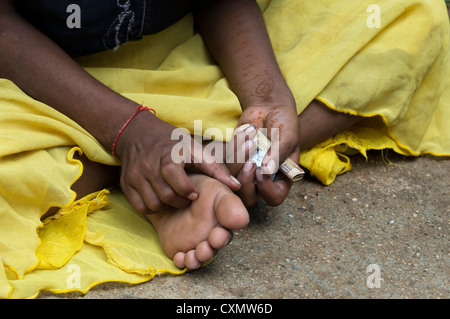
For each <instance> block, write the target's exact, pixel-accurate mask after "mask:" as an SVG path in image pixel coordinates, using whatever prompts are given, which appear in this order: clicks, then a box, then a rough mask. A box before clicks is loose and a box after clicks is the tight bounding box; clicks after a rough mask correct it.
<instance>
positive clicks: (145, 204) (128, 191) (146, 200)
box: [121, 182, 170, 215]
mask: <svg viewBox="0 0 450 319" xmlns="http://www.w3.org/2000/svg"><path fill="white" fill-rule="evenodd" d="M146 183H147V185H148V186H147V187H142V186H141V187H140V189H139V190H138V189H136V188H134V187H133V186H130V185H128V184H125V185H121V188H122V191H123V193H124V195H125V197H126V198H127V200H128V202H129V203H130V205H131V206H132V207H133V208H134V209H135V210H136V211H137V212H138V213H140V214H143V215H148V214H153V213H155V212H158V211H163V210H168V209H169V208H170V206H168V205H166V204H164V203H163V202H161V201H160V200H159V198H158V196H157V195H156V193H155V192H154V191H153V189H152V188H151V186H150V184H148V182H146Z"/></svg>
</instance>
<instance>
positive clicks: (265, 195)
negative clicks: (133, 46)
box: [0, 0, 447, 269]
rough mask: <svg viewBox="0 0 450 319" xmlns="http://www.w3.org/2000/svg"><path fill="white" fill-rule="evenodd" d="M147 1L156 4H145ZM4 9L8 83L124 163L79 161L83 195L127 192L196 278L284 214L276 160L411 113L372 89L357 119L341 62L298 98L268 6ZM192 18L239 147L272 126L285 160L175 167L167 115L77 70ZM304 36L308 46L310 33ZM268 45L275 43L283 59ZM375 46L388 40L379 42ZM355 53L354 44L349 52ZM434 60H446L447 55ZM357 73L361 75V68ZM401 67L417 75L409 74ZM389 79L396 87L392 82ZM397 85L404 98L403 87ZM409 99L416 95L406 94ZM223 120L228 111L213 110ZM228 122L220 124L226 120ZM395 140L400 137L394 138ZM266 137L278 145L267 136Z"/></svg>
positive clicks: (2, 67)
mask: <svg viewBox="0 0 450 319" xmlns="http://www.w3.org/2000/svg"><path fill="white" fill-rule="evenodd" d="M281 2H282V1H280V3H281ZM72 3H78V4H79V8H81V14H82V15H83V19H82V20H81V27H80V28H79V29H78V28H77V27H74V28H68V26H67V24H66V22H67V21H66V18H67V16H68V11H66V9H67V8H68V7H69V5H71V4H72ZM148 3H151V5H150V6H148V7H146V6H145V4H148ZM349 3H351V1H350V2H349ZM355 3H356V2H355ZM152 10H154V11H152ZM0 12H1V14H0V77H1V78H5V79H9V80H11V81H12V82H13V83H14V84H15V85H17V86H18V87H19V88H20V89H21V90H22V91H23V92H25V93H26V94H27V95H28V96H29V97H31V98H33V99H35V100H38V101H40V102H42V103H44V104H46V105H48V106H51V107H52V108H53V109H55V110H57V111H58V112H60V113H62V114H64V115H66V116H67V117H68V118H69V119H71V120H73V121H74V122H76V123H77V124H78V125H80V126H81V127H82V128H83V129H85V130H86V131H87V132H89V133H90V134H91V135H92V136H93V138H94V139H95V140H96V141H97V142H98V143H99V144H100V145H101V147H102V148H103V149H105V150H108V151H109V152H111V153H112V155H114V157H115V158H116V159H117V160H118V161H119V162H120V165H110V164H105V163H101V162H100V161H95V160H92V158H89V157H88V156H86V155H77V156H76V158H78V159H79V160H80V161H81V162H82V164H83V174H82V175H81V177H80V178H79V179H78V180H77V181H76V182H75V183H74V184H73V185H72V189H73V190H74V191H75V192H76V194H77V196H78V198H81V197H83V196H85V195H88V194H90V193H92V192H94V191H97V190H100V189H103V188H108V187H111V186H114V185H116V184H119V183H120V187H121V190H122V191H123V193H124V195H125V196H126V198H127V200H128V201H129V203H130V204H131V206H132V207H133V208H134V209H135V210H136V211H137V212H139V213H141V214H143V215H145V216H146V217H147V218H148V219H149V220H150V222H151V223H152V224H153V225H154V227H155V229H156V230H157V232H158V235H159V238H160V241H161V244H162V246H163V249H164V251H165V252H166V254H167V255H168V256H169V257H170V258H172V259H173V262H174V263H175V265H176V266H177V267H179V268H185V267H186V268H188V269H196V268H198V267H200V265H201V264H202V263H204V262H207V261H209V260H211V259H212V258H213V257H214V255H215V254H216V253H217V251H218V250H219V249H221V248H223V247H224V246H225V245H226V244H227V243H228V242H229V241H230V240H231V239H232V230H235V229H242V228H244V227H245V226H246V225H247V224H248V223H249V215H248V212H247V208H246V207H249V206H252V205H254V204H255V203H256V202H257V201H258V200H260V199H263V200H264V201H265V202H266V203H267V204H269V205H272V206H276V205H280V204H281V203H282V202H283V201H284V200H285V199H286V197H287V196H288V194H289V191H290V189H291V187H292V181H290V180H289V179H288V178H287V177H286V176H284V175H283V174H280V173H276V172H277V169H278V166H279V163H281V162H283V161H284V160H285V159H287V158H290V159H292V160H293V161H296V162H297V163H298V162H299V160H300V153H301V151H303V150H307V149H311V148H312V147H314V146H316V145H318V144H320V143H321V142H323V141H326V140H327V139H329V138H332V137H333V136H336V134H338V133H340V132H344V131H345V130H347V129H349V128H351V127H355V126H358V125H360V123H366V122H369V121H367V120H368V118H377V119H378V121H377V123H381V124H380V125H382V126H383V129H384V128H385V127H386V126H385V125H386V123H388V122H389V121H392V123H396V121H397V120H396V119H395V117H394V115H392V113H396V114H406V111H405V110H403V111H398V112H397V111H396V110H395V111H393V110H387V111H386V113H387V115H386V116H385V115H384V114H383V113H382V112H381V111H378V109H376V107H375V106H376V105H378V104H376V103H375V102H377V99H378V97H377V95H376V94H382V95H383V98H385V97H386V96H387V98H385V100H384V101H383V103H386V105H388V102H389V101H390V100H389V99H390V98H391V96H389V94H390V93H392V99H394V98H395V96H396V94H397V93H396V92H390V90H392V91H394V89H395V88H396V86H395V85H396V84H395V83H394V84H393V86H392V89H389V90H388V89H385V91H383V92H382V90H384V88H382V87H380V88H379V91H376V90H378V89H376V90H375V89H374V90H375V91H373V92H364V94H365V96H366V97H367V96H370V95H371V94H372V95H373V100H370V98H369V100H370V101H368V102H367V103H366V102H364V103H365V104H364V105H365V106H367V107H368V108H367V110H365V111H362V110H358V109H357V107H358V105H357V104H358V103H359V102H360V101H357V100H356V98H355V100H352V98H353V97H354V96H353V95H352V93H351V92H352V91H349V90H354V91H356V90H357V88H359V89H360V90H361V92H362V91H364V90H365V88H366V87H364V85H365V83H364V82H365V81H362V80H361V79H362V76H363V75H362V74H355V73H354V72H353V71H352V72H353V73H348V74H352V75H353V76H354V78H353V79H352V78H350V77H349V76H347V75H348V74H346V73H345V72H346V70H349V69H350V68H343V66H344V65H345V64H346V62H344V61H341V62H339V63H341V64H340V65H341V66H339V69H340V68H343V69H342V70H341V72H340V73H338V72H339V70H337V71H336V72H335V73H334V74H335V75H333V76H331V75H327V76H328V77H329V79H328V80H327V81H328V83H330V85H329V86H328V87H327V88H325V87H324V86H323V87H321V89H320V90H319V89H317V90H318V91H317V94H318V93H320V92H323V96H317V97H315V96H313V97H311V98H310V99H309V100H308V101H300V99H299V96H300V93H297V92H300V91H302V90H303V88H302V87H300V88H299V87H295V88H294V87H292V86H291V85H289V84H288V82H289V81H288V80H290V79H291V78H293V77H295V76H299V74H298V73H297V74H294V75H293V74H288V76H285V74H283V72H282V71H281V68H280V64H279V56H278V51H280V50H281V49H280V48H283V50H285V51H289V50H297V49H298V48H297V47H291V48H290V49H289V48H287V47H283V42H282V41H283V40H282V39H277V38H275V39H273V38H271V37H270V35H269V33H268V31H267V30H268V29H267V28H266V25H265V21H264V18H263V15H262V12H261V9H260V7H259V6H258V3H257V2H256V1H254V0H217V1H175V0H174V1H135V2H130V1H127V2H122V3H121V2H116V1H103V2H102V3H101V4H100V3H97V4H94V5H92V6H91V5H90V4H88V2H87V1H73V0H70V1H58V3H57V4H56V3H55V2H54V1H53V2H52V1H50V0H33V1H32V0H30V1H24V0H21V1H13V0H6V1H2V2H1V3H0ZM188 12H193V16H194V21H195V26H196V28H197V29H196V30H197V31H198V32H199V34H200V35H201V38H202V39H203V41H204V43H205V45H206V47H207V49H208V52H209V53H210V54H211V56H212V57H213V59H214V61H215V63H217V64H218V65H219V66H220V69H221V70H222V72H223V74H224V75H225V77H226V79H227V83H229V86H230V88H231V90H232V92H233V93H234V94H235V96H236V98H237V101H238V103H239V106H240V107H241V114H240V117H239V120H238V122H237V125H236V127H238V126H240V125H242V124H251V125H252V126H250V128H249V129H247V130H245V131H244V133H243V135H245V136H244V139H243V141H246V140H249V139H251V138H253V137H254V136H255V132H256V131H255V130H256V129H263V128H265V129H268V132H271V129H277V131H278V133H279V134H278V135H277V136H276V140H277V149H278V152H275V151H273V152H271V151H269V152H268V153H267V155H266V156H265V158H264V160H263V164H262V166H261V167H257V166H256V165H255V164H254V162H252V161H250V160H249V155H250V153H251V151H252V150H254V145H252V144H251V143H243V144H242V145H236V147H237V148H243V149H244V150H245V159H246V160H245V161H244V162H243V163H236V161H233V160H232V161H227V160H224V161H222V162H221V161H220V160H217V159H214V158H206V159H205V158H204V159H203V160H201V161H195V160H192V158H188V159H186V160H185V161H183V162H181V163H178V162H175V161H174V160H173V158H172V150H173V148H174V146H175V145H176V144H177V142H178V141H177V140H173V139H172V138H171V135H172V132H173V131H174V129H175V128H176V126H175V125H173V124H170V123H169V121H170V116H169V117H168V118H165V119H163V118H160V117H159V116H160V111H159V110H158V109H156V107H155V109H156V112H147V111H146V109H143V108H141V107H139V105H140V104H141V103H138V102H136V101H133V100H131V99H129V98H127V97H125V96H124V95H123V94H120V93H119V92H116V91H115V90H114V89H112V88H111V87H109V85H108V84H106V83H102V82H101V81H100V80H98V79H96V77H95V76H93V75H91V74H90V73H88V72H87V71H86V70H85V69H84V68H83V67H82V66H81V65H80V63H79V62H78V61H79V58H80V57H84V56H87V55H91V54H94V53H98V52H101V51H105V50H111V49H113V50H117V51H119V50H120V46H121V45H122V44H124V43H126V42H128V41H131V40H139V39H141V37H142V36H145V35H150V34H156V33H158V32H160V31H161V30H163V29H165V28H167V27H169V26H170V25H171V24H173V23H176V22H177V21H178V20H179V19H181V18H183V17H184V16H185V15H186V14H187V13H188ZM324 23H325V22H324ZM340 27H342V28H344V26H340ZM392 27H393V28H395V27H396V26H394V25H393V26H392ZM364 28H365V26H364ZM354 32H355V34H358V32H369V33H370V37H373V38H374V37H375V33H374V32H376V30H371V29H370V28H367V30H366V29H364V30H362V31H361V30H356V31H354ZM319 33H320V32H319ZM286 36H290V35H286ZM320 37H322V38H323V41H325V42H323V45H326V44H327V42H326V41H330V42H331V41H332V39H333V35H330V34H326V32H323V33H321V34H320ZM320 37H319V38H320ZM368 37H369V36H368ZM299 38H300V37H299ZM302 39H303V38H302ZM304 39H305V41H306V40H308V39H309V38H308V37H306V36H305V38H304ZM271 40H272V41H274V42H275V48H276V50H274V49H273V47H272V43H271ZM379 40H380V41H383V40H384V39H382V38H381V37H380V39H379ZM278 41H279V42H278ZM311 41H312V42H311V43H315V44H316V45H318V47H317V48H315V50H319V51H320V50H321V48H320V45H322V42H320V41H318V40H311ZM386 41H387V42H388V43H389V45H390V44H391V43H393V42H392V39H391V38H390V37H389V36H386ZM390 41H391V42H390ZM405 41H406V40H405ZM424 41H425V40H424ZM367 42H369V40H368V41H367ZM311 43H310V44H311ZM377 43H378V42H377ZM351 45H352V43H350V42H349V43H347V48H349V47H351ZM277 50H278V51H277ZM358 51H359V49H358V50H356V49H355V52H354V53H352V54H353V55H356V54H357V52H358ZM374 51H379V52H382V51H383V49H382V47H381V46H380V47H375V49H374ZM396 52H397V53H398V52H400V51H396ZM396 52H393V55H392V56H393V58H391V59H392V61H397V60H396V59H398V60H400V61H404V60H402V59H403V58H402V57H403V55H398V56H396V55H395V54H396ZM338 53H339V52H336V54H338ZM342 54H343V52H342ZM430 54H431V53H430ZM435 54H436V55H437V54H439V50H437V51H436V53H435ZM311 56H313V54H312V52H311ZM327 56H329V59H330V60H329V61H328V62H324V63H328V64H329V67H325V68H324V70H326V69H329V70H331V68H332V66H333V65H335V66H337V60H336V59H335V56H333V54H332V53H327ZM342 56H344V55H342ZM364 58H367V57H363V58H361V59H360V60H358V58H356V59H354V61H358V62H357V63H368V62H367V61H365V62H364V61H363V59H364ZM280 59H282V57H281V58H280ZM429 60H430V59H428V60H427V61H429ZM431 60H433V61H434V58H432V59H431ZM321 61H323V59H321ZM392 61H390V62H392ZM381 62H383V58H380V61H376V62H375V63H379V64H377V65H378V66H379V67H380V71H376V70H375V71H374V74H375V75H374V76H373V82H377V81H378V79H376V78H375V76H378V72H379V73H380V74H382V73H383V71H382V70H383V68H385V67H386V66H383V65H382V63H381ZM291 63H293V64H295V65H296V68H297V69H296V70H301V69H302V67H300V66H299V65H300V64H301V63H305V65H314V61H312V60H311V61H301V62H298V61H291ZM299 63H300V64H299ZM308 63H309V64H308ZM424 63H425V62H424ZM427 63H428V62H427ZM283 65H284V68H283V70H286V71H288V68H287V66H286V64H283ZM350 67H352V68H355V70H357V69H358V66H350ZM389 67H390V66H389ZM374 68H376V66H374ZM424 68H428V66H426V67H424ZM405 70H408V72H411V73H412V72H413V71H411V70H410V68H407V69H405ZM414 70H417V72H422V71H420V70H423V68H422V67H419V66H417V68H414ZM296 72H297V71H296ZM330 72H331V71H330ZM400 72H401V71H400ZM414 72H416V71H414ZM287 73H289V72H287ZM330 74H331V73H330ZM322 75H323V76H324V77H325V74H316V76H317V77H321V76H322ZM425 75H426V74H425V73H423V74H422V75H420V76H418V77H425ZM386 76H387V75H386ZM394 76H395V77H398V79H399V81H400V80H401V79H404V78H406V77H409V76H410V74H409V73H408V74H405V75H404V76H403V75H398V74H395V75H393V76H392V78H394ZM369 77H370V76H369ZM287 79H288V80H287ZM343 79H344V80H343ZM384 81H387V82H389V81H394V80H392V79H389V78H388V77H387V78H385V79H384ZM367 82H371V79H368V80H367ZM400 82H401V81H400ZM417 82H419V81H417ZM302 83H303V82H302ZM304 83H308V82H307V81H306V82H304ZM409 83H410V82H409V81H408V84H407V85H406V84H405V86H407V88H406V89H404V91H405V92H406V91H407V90H410V87H409ZM167 85H169V86H170V83H168V84H167ZM402 85H403V84H402ZM372 87H373V86H372ZM336 88H340V89H336ZM398 88H399V91H401V90H403V89H401V88H400V85H399V86H398ZM150 90H151V88H150ZM293 91H295V92H293ZM341 92H345V93H348V95H347V97H344V96H343V95H340V93H341ZM380 92H381V93H380ZM402 92H403V91H402ZM413 93H414V90H413V89H411V91H410V93H408V94H407V95H408V96H412V94H413ZM436 94H438V93H436ZM439 94H441V93H439ZM347 100H348V101H347ZM388 100H389V101H388ZM344 101H347V102H345V103H344ZM387 101H388V102H387ZM300 103H301V104H302V106H301V107H300V106H299V105H298V104H300ZM339 103H343V104H342V105H339ZM389 103H390V102H389ZM344 104H345V105H344ZM362 104H363V103H362V102H361V105H362ZM405 105H406V104H405ZM1 107H2V106H1V105H0V108H1ZM150 107H153V106H150ZM174 107H176V106H174ZM351 107H354V108H355V110H351ZM377 107H378V106H377ZM402 112H403V113H402ZM155 113H156V114H155ZM217 114H225V115H226V114H227V113H226V111H225V112H224V111H223V110H217ZM225 115H224V116H225ZM398 117H399V118H400V117H401V115H398ZM226 120H227V119H226V118H225V117H224V118H223V121H226ZM397 124H398V123H397ZM369 126H370V125H369ZM405 134H407V133H405ZM394 135H395V134H393V133H392V132H390V133H388V134H386V136H394ZM268 137H269V138H273V139H274V140H275V136H273V137H272V136H270V133H269V136H268ZM189 139H191V141H192V143H193V144H194V143H195V140H194V138H193V137H191V136H189ZM394 140H395V139H394ZM398 144H399V145H400V146H399V147H400V148H401V149H402V150H403V151H404V152H405V153H406V152H407V151H406V149H408V147H405V146H404V145H401V143H398ZM426 152H434V150H430V151H428V150H427V149H422V148H421V146H418V148H417V150H416V149H413V150H412V151H411V152H410V153H411V154H423V153H426ZM442 152H443V153H445V152H447V150H446V147H442ZM91 157H92V156H91ZM111 161H113V159H111ZM275 173H276V175H274V174H275ZM56 209H57V208H56ZM54 212H55V209H49V211H48V212H47V213H46V214H45V216H49V215H51V214H53V213H54ZM45 216H44V217H45Z"/></svg>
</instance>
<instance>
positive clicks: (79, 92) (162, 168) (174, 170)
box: [0, 0, 240, 214]
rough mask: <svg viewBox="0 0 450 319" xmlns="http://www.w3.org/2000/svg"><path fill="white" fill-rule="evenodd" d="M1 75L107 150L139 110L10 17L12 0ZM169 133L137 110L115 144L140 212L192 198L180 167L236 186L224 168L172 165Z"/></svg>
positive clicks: (0, 17) (0, 27)
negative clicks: (72, 122)
mask: <svg viewBox="0 0 450 319" xmlns="http://www.w3.org/2000/svg"><path fill="white" fill-rule="evenodd" d="M0 77H2V78H7V79H9V80H11V81H13V82H14V83H15V84H16V85H17V86H18V87H20V88H21V89H22V90H23V91H24V92H25V93H26V94H28V95H29V96H31V97H33V98H35V99H36V100H39V101H41V102H43V103H45V104H47V105H50V106H51V107H53V108H55V109H56V110H58V111H60V112H61V113H63V114H65V115H67V116H68V117H70V118H71V119H72V120H74V121H75V122H77V123H78V124H80V125H81V126H82V127H83V128H85V129H86V130H87V131H88V132H90V133H91V134H92V135H93V136H94V137H95V138H96V139H97V140H98V141H99V142H100V143H101V144H102V145H103V146H104V147H105V148H106V149H108V150H111V148H112V145H113V142H114V139H115V138H116V136H117V133H118V131H119V130H120V128H121V127H122V126H123V124H124V123H125V122H126V121H127V120H128V118H130V116H131V115H132V114H134V113H135V112H136V110H137V107H138V105H137V104H136V103H135V102H133V101H130V100H128V99H126V98H125V97H123V96H121V95H120V94H118V93H116V92H114V91H112V90H111V89H109V88H108V87H106V86H105V85H103V84H102V83H100V82H99V81H97V80H96V79H95V78H93V77H92V76H91V75H89V74H88V73H87V72H86V71H84V70H83V69H82V68H81V67H80V66H79V65H78V64H77V63H76V62H75V61H74V60H73V59H72V58H71V57H70V56H68V55H67V54H66V53H65V52H64V51H63V50H61V49H60V48H59V47H58V46H57V45H56V44H55V43H54V42H52V41H51V40H50V39H49V38H48V37H47V36H45V35H44V34H42V33H41V32H40V31H38V30H37V29H36V28H34V27H33V26H32V25H30V24H29V23H28V22H27V21H25V20H24V19H23V18H22V17H21V16H20V15H19V14H17V13H16V11H15V9H14V6H13V2H12V1H11V0H2V1H1V2H0ZM106 115H108V118H107V120H105V116H106ZM173 129H174V127H173V126H172V125H169V124H168V123H166V122H164V121H161V120H159V119H158V118H157V117H155V116H154V115H152V114H151V113H150V112H141V113H139V114H138V115H137V116H136V117H135V118H134V119H133V120H132V122H131V123H130V125H128V126H127V128H126V129H125V130H124V131H123V133H122V135H121V136H120V138H119V139H118V143H117V147H116V154H117V157H118V158H119V159H120V160H121V162H122V166H121V187H122V190H123V192H124V193H125V195H126V197H127V199H128V200H129V201H130V203H131V205H132V206H133V207H134V208H135V209H136V210H137V211H139V212H141V213H144V214H147V213H151V212H153V211H158V210H161V209H167V208H169V207H178V208H182V207H186V206H188V205H189V204H190V201H191V200H192V199H195V198H196V197H197V196H198V194H197V190H196V189H195V187H194V185H193V184H192V182H191V181H190V179H189V177H188V175H187V174H186V172H185V170H186V169H195V170H197V171H200V172H202V173H204V174H207V175H209V176H211V177H214V178H216V179H218V180H220V181H221V182H222V183H224V184H225V185H227V186H228V187H230V188H231V189H233V190H238V189H239V187H240V186H239V185H238V184H236V183H235V182H234V181H233V180H232V179H231V178H230V173H229V171H228V169H227V167H226V166H225V165H224V164H218V163H212V164H208V163H207V162H205V161H204V162H202V163H193V164H185V163H180V164H176V163H174V162H173V161H172V160H171V153H170V152H171V149H172V147H173V146H174V145H175V144H176V143H177V142H178V141H172V140H171V139H170V137H171V133H172V130H173ZM143 132H146V133H145V134H142V133H143ZM192 162H193V161H192Z"/></svg>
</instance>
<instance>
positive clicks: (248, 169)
mask: <svg viewBox="0 0 450 319" xmlns="http://www.w3.org/2000/svg"><path fill="white" fill-rule="evenodd" d="M253 166H254V163H253V162H252V161H247V162H245V164H244V167H242V170H243V171H244V172H245V173H250V172H251V171H252V169H253Z"/></svg>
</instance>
